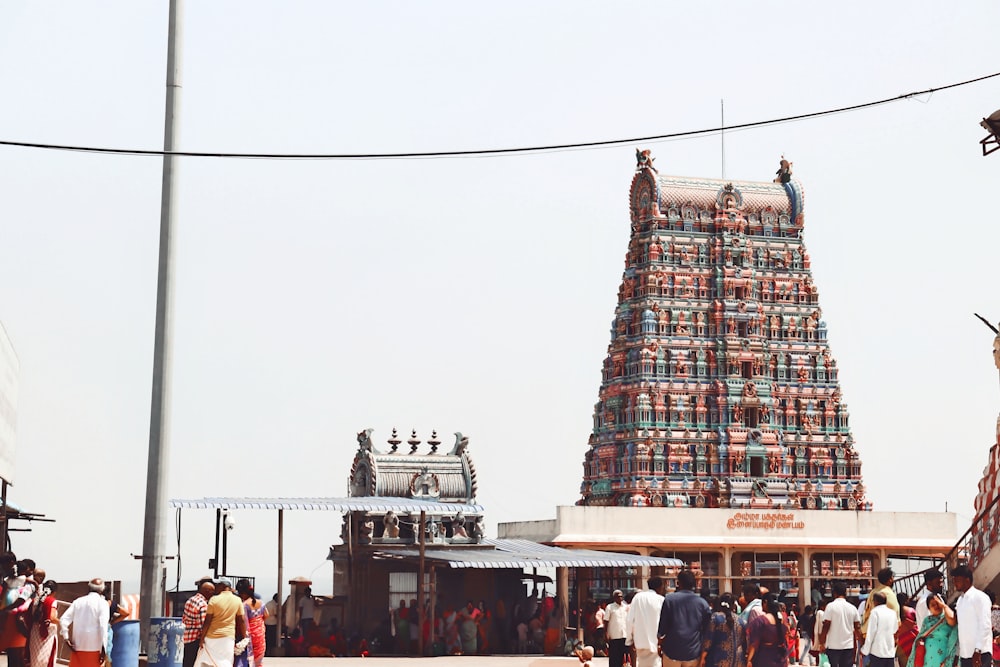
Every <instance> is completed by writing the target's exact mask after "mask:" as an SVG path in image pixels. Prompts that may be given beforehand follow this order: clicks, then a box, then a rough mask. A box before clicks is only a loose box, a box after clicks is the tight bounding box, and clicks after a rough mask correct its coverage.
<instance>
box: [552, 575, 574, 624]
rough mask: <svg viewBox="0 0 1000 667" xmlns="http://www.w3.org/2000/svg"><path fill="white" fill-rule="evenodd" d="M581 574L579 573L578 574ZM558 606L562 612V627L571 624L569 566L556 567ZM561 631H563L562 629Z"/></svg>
mask: <svg viewBox="0 0 1000 667" xmlns="http://www.w3.org/2000/svg"><path fill="white" fill-rule="evenodd" d="M578 576H579V575H578ZM556 608H557V609H559V613H560V614H562V623H561V625H560V627H562V628H565V627H566V626H567V625H569V568H568V567H557V568H556ZM560 632H562V631H561V630H560Z"/></svg>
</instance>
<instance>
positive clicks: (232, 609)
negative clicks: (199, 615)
mask: <svg viewBox="0 0 1000 667" xmlns="http://www.w3.org/2000/svg"><path fill="white" fill-rule="evenodd" d="M232 588H233V583H232V582H231V581H229V580H228V579H219V580H217V581H216V582H215V595H214V596H213V597H212V599H211V600H209V601H208V611H207V612H206V614H205V625H204V626H203V627H202V630H201V639H200V640H199V645H200V648H199V649H198V657H197V658H195V661H194V662H195V667H232V665H233V650H234V649H235V647H236V642H237V641H239V640H241V639H243V637H245V636H246V632H247V622H246V617H245V616H244V611H243V601H242V600H241V599H240V598H239V597H238V596H237V595H236V594H234V593H233V591H232Z"/></svg>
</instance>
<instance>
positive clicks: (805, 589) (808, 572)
mask: <svg viewBox="0 0 1000 667" xmlns="http://www.w3.org/2000/svg"><path fill="white" fill-rule="evenodd" d="M800 573H801V579H802V585H801V586H799V590H800V591H801V602H800V604H801V605H802V606H801V607H800V609H805V608H806V605H810V604H812V549H810V548H809V547H804V548H803V549H802V569H801V570H800Z"/></svg>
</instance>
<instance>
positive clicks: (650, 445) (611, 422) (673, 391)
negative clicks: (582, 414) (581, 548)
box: [580, 152, 871, 510]
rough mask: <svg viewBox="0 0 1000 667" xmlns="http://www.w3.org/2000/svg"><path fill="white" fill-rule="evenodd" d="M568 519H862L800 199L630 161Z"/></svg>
mask: <svg viewBox="0 0 1000 667" xmlns="http://www.w3.org/2000/svg"><path fill="white" fill-rule="evenodd" d="M639 158H640V159H639V163H638V166H637V168H636V174H635V177H634V178H633V180H632V187H631V192H630V193H629V202H630V207H629V214H630V219H631V237H630V239H629V243H628V251H627V253H626V255H625V273H624V275H623V276H622V283H621V287H620V288H619V290H618V306H617V308H616V309H615V317H614V320H613V321H612V325H611V343H610V344H609V346H608V354H607V356H606V357H605V360H604V367H603V369H602V378H601V387H600V392H599V400H598V402H597V405H596V407H595V409H594V430H593V435H592V436H591V439H590V447H589V449H588V451H587V454H586V457H585V461H584V476H583V484H582V487H581V494H582V498H581V500H580V504H582V505H630V506H654V507H655V506H670V507H745V508H789V509H823V510H858V509H862V510H868V509H871V504H870V503H869V502H868V501H867V500H865V487H864V484H863V483H862V481H861V459H860V457H859V456H858V453H857V451H856V449H855V447H854V440H853V438H852V436H851V430H850V425H849V415H848V411H847V404H846V403H844V402H843V400H842V393H841V390H840V385H839V383H838V380H837V362H836V360H835V359H834V357H833V355H832V354H831V351H830V345H829V343H828V341H827V327H826V323H825V322H824V321H823V320H822V310H821V308H820V305H819V291H818V290H817V288H816V285H815V283H814V282H813V278H812V272H811V270H810V260H809V253H808V252H807V250H806V247H805V244H804V242H803V239H802V232H803V228H804V215H803V200H804V197H803V191H802V186H801V185H800V184H799V183H798V181H795V180H792V179H791V169H790V166H789V165H788V163H787V162H785V163H784V164H783V167H782V170H781V172H780V173H779V177H778V178H777V179H775V180H776V182H774V183H751V182H740V181H714V180H708V179H693V178H677V177H669V176H661V175H660V174H659V173H657V171H656V169H655V168H654V167H653V163H652V159H650V158H649V155H648V152H646V153H640V155H639Z"/></svg>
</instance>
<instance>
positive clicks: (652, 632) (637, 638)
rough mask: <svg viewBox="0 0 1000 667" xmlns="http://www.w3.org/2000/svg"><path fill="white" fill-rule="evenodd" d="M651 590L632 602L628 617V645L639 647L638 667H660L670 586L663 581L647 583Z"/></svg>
mask: <svg viewBox="0 0 1000 667" xmlns="http://www.w3.org/2000/svg"><path fill="white" fill-rule="evenodd" d="M646 585H647V586H648V587H649V590H645V591H639V592H638V593H636V594H635V597H634V598H632V604H630V605H629V607H628V614H627V615H626V617H625V643H626V644H627V645H629V646H634V647H635V667H660V638H659V636H658V634H657V630H658V629H659V627H660V610H661V609H662V608H663V593H664V591H665V590H666V583H665V582H664V581H663V579H660V578H659V577H651V578H650V579H649V581H647V582H646Z"/></svg>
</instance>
